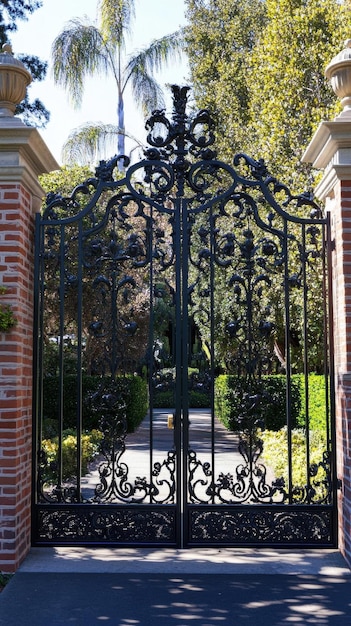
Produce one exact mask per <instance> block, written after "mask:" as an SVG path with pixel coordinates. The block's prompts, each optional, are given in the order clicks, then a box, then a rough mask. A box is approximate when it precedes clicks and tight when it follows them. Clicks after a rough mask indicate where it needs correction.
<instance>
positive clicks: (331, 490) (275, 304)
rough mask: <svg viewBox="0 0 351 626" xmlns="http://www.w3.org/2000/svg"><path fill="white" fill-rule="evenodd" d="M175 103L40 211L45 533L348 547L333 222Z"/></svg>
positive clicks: (38, 521)
mask: <svg viewBox="0 0 351 626" xmlns="http://www.w3.org/2000/svg"><path fill="white" fill-rule="evenodd" d="M173 98H174V112H173V118H172V120H168V119H167V118H166V116H165V114H164V112H163V111H156V112H154V113H153V114H152V116H151V117H150V119H149V120H148V122H147V127H148V128H149V131H150V133H149V136H148V144H149V147H148V149H147V150H146V151H145V158H144V159H143V160H141V161H140V162H138V163H136V164H134V165H132V166H129V163H128V160H127V159H126V158H125V157H115V158H114V159H112V160H111V161H110V162H101V163H100V165H99V167H98V168H97V170H96V174H95V176H94V177H92V178H90V179H88V180H86V181H85V182H84V183H83V184H81V185H79V186H78V187H76V188H75V189H74V191H73V193H72V194H71V195H70V197H67V198H65V197H62V196H59V195H57V194H51V195H50V196H49V197H48V200H47V208H46V210H45V212H44V213H43V215H39V216H38V219H37V226H36V280H35V285H36V293H35V303H36V309H35V320H36V326H35V338H36V343H35V389H34V392H35V393H34V395H35V416H36V436H35V454H34V490H33V491H34V502H33V542H34V543H35V544H37V545H44V544H101V543H105V544H110V545H138V546H153V545H164V546H213V545H223V546H224V545H225V546H235V545H255V546H262V545H266V546H267V545H279V546H296V545H300V546H301V545H303V546H305V547H307V546H331V545H335V542H336V512H335V473H334V451H335V450H334V427H333V388H332V381H333V372H332V345H331V333H330V329H329V320H330V319H331V317H332V311H331V298H330V297H329V295H328V294H329V286H328V284H329V276H328V263H327V261H328V251H329V249H330V245H329V243H330V242H329V226H328V218H327V217H323V215H322V213H321V211H320V210H319V208H318V207H317V206H316V205H315V203H314V202H313V201H312V199H311V198H310V197H309V196H308V195H307V194H302V195H299V196H293V195H292V194H291V193H290V192H289V190H288V189H287V188H286V187H285V186H284V185H282V184H280V183H278V182H277V180H276V179H274V178H272V177H271V176H270V175H269V174H268V172H267V170H266V167H265V165H264V163H263V162H262V161H258V162H257V161H254V160H252V159H250V158H249V157H247V156H246V155H243V154H239V155H237V156H236V157H235V158H234V161H233V165H229V164H226V163H223V162H221V161H219V160H217V157H216V152H215V150H214V134H213V122H212V119H211V117H210V116H209V114H208V112H206V111H200V112H199V113H198V114H197V115H196V116H194V117H191V118H190V117H188V116H187V114H186V100H187V88H186V87H183V88H178V87H173ZM120 161H124V167H126V168H127V169H126V171H125V175H123V176H122V175H121V173H120V172H119V170H118V164H119V162H120ZM317 386H318V389H319V391H318V394H319V395H318V398H317V392H316V388H317ZM162 407H165V408H163V409H162ZM142 418H144V419H142ZM140 421H141V424H140V425H139V422H140ZM133 431H135V432H133Z"/></svg>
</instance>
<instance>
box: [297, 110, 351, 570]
mask: <svg viewBox="0 0 351 626" xmlns="http://www.w3.org/2000/svg"><path fill="white" fill-rule="evenodd" d="M303 160H304V161H305V162H310V163H313V165H314V167H315V168H318V169H323V170H324V175H323V178H322V180H321V182H320V183H319V185H318V186H317V188H316V190H315V193H316V196H317V198H319V199H320V200H322V201H324V202H325V207H326V210H327V211H330V215H331V228H332V233H331V236H332V249H333V251H332V276H333V279H332V286H333V287H332V291H333V305H334V320H333V329H334V358H335V386H336V438H337V475H338V479H339V480H340V481H341V489H340V491H338V516H339V547H340V550H341V551H342V553H343V554H344V556H345V558H346V560H347V561H348V563H349V565H350V566H351V111H349V112H345V111H344V112H343V113H342V114H341V115H340V116H339V117H338V118H336V119H335V120H334V121H332V122H322V123H321V124H320V126H319V128H318V130H317V132H316V133H315V135H314V137H313V139H312V141H311V143H310V145H309V146H308V148H307V150H306V152H305V154H304V157H303Z"/></svg>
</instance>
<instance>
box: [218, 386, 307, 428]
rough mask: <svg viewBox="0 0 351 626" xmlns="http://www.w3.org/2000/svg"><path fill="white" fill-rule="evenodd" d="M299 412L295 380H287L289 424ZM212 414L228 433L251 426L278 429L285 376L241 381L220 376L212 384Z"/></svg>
mask: <svg viewBox="0 0 351 626" xmlns="http://www.w3.org/2000/svg"><path fill="white" fill-rule="evenodd" d="M300 410H301V395H300V383H299V380H295V379H292V381H291V424H292V426H293V427H294V426H295V425H296V423H297V419H298V416H299V413H300ZM215 412H216V416H217V418H218V419H219V420H220V421H221V422H222V423H223V424H224V425H225V426H226V428H228V429H229V430H234V431H235V430H245V429H248V428H250V427H252V425H253V424H255V426H257V427H260V428H268V429H269V430H279V429H280V428H282V427H283V426H285V424H286V377H285V376H263V377H262V379H258V380H254V381H249V382H248V381H245V379H243V378H239V377H236V376H230V375H227V374H223V375H221V376H218V378H216V381H215Z"/></svg>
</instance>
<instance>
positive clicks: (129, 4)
mask: <svg viewBox="0 0 351 626" xmlns="http://www.w3.org/2000/svg"><path fill="white" fill-rule="evenodd" d="M98 10H99V13H100V20H101V28H100V30H101V33H102V35H103V37H104V40H105V41H108V42H110V43H112V44H113V45H114V46H115V47H121V48H122V47H124V44H125V36H126V35H127V34H130V32H131V24H132V21H133V18H134V17H135V0H100V2H99V6H98Z"/></svg>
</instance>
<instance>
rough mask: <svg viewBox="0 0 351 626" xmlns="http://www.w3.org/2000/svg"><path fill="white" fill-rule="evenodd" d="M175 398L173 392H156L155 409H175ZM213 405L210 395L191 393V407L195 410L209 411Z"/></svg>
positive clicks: (192, 391)
mask: <svg viewBox="0 0 351 626" xmlns="http://www.w3.org/2000/svg"><path fill="white" fill-rule="evenodd" d="M174 405H175V398H174V393H173V391H156V392H155V395H154V407H155V408H156V409H169V408H172V407H174ZM210 405H211V401H210V395H209V394H208V393H204V392H202V391H194V390H191V391H189V407H190V408H193V409H207V408H208V407H209V406H210Z"/></svg>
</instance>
